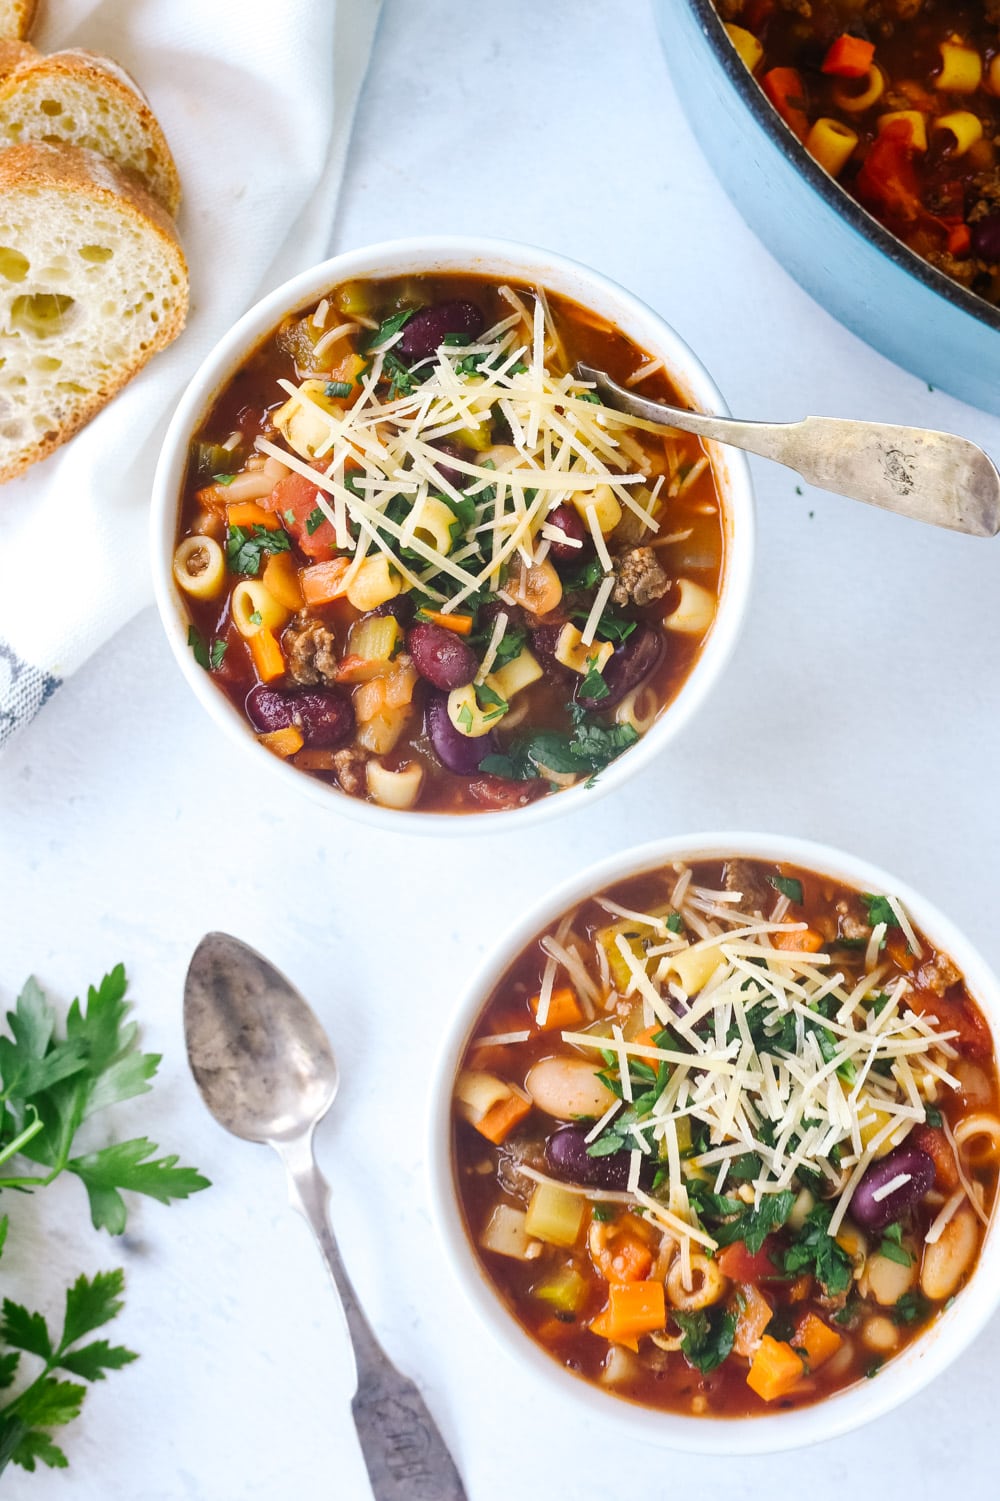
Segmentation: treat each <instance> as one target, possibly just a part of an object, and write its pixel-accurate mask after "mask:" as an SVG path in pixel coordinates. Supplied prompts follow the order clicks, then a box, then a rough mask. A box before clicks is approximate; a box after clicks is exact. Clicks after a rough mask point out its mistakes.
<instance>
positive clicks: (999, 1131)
mask: <svg viewBox="0 0 1000 1501" xmlns="http://www.w3.org/2000/svg"><path fill="white" fill-rule="evenodd" d="M955 1145H956V1146H959V1147H964V1148H965V1155H966V1156H967V1157H968V1159H969V1161H970V1162H974V1163H977V1164H978V1163H981V1162H995V1161H996V1160H997V1158H998V1157H1000V1119H998V1118H997V1116H995V1115H993V1114H992V1113H991V1112H990V1111H987V1110H977V1111H976V1113H975V1114H974V1115H967V1116H965V1117H964V1118H963V1119H962V1120H960V1121H959V1123H958V1125H957V1126H956V1127H955Z"/></svg>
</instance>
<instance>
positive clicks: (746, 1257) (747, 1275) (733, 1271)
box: [715, 1238, 781, 1282]
mask: <svg viewBox="0 0 1000 1501" xmlns="http://www.w3.org/2000/svg"><path fill="white" fill-rule="evenodd" d="M773 1244H774V1242H773V1241H772V1240H771V1239H770V1238H768V1239H767V1240H765V1242H764V1244H763V1245H762V1246H761V1248H760V1250H759V1251H748V1250H747V1246H746V1242H745V1241H742V1240H734V1241H733V1243H732V1245H730V1246H725V1247H724V1248H723V1249H722V1250H721V1251H720V1252H719V1254H718V1256H716V1258H715V1264H716V1266H717V1267H718V1268H719V1271H720V1272H721V1273H722V1275H723V1276H724V1277H728V1278H730V1280H731V1281H733V1282H761V1281H763V1280H764V1279H765V1278H767V1277H778V1276H780V1275H781V1274H780V1273H779V1271H778V1269H777V1267H776V1266H775V1264H774V1262H773V1261H772V1260H771V1249H772V1247H773Z"/></svg>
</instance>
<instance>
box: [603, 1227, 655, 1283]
mask: <svg viewBox="0 0 1000 1501" xmlns="http://www.w3.org/2000/svg"><path fill="white" fill-rule="evenodd" d="M641 1224H642V1222H641V1220H636V1218H635V1216H634V1215H631V1214H629V1215H625V1217H624V1218H623V1219H620V1220H619V1221H618V1222H617V1223H616V1224H615V1225H613V1226H612V1227H610V1229H609V1232H608V1234H607V1237H606V1238H605V1239H604V1243H603V1245H601V1246H600V1248H599V1249H597V1250H594V1249H593V1248H592V1250H591V1256H592V1259H593V1262H594V1265H595V1266H596V1267H597V1270H598V1271H599V1272H600V1274H601V1276H602V1277H603V1278H604V1280H605V1281H606V1282H615V1283H619V1282H644V1281H645V1280H646V1278H647V1277H648V1276H649V1273H650V1270H651V1268H652V1265H653V1252H652V1250H651V1249H650V1246H649V1243H648V1241H646V1240H645V1238H644V1236H643V1234H642V1233H641V1231H640V1230H639V1229H638V1228H637V1226H641Z"/></svg>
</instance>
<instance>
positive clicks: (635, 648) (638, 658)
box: [576, 624, 666, 709]
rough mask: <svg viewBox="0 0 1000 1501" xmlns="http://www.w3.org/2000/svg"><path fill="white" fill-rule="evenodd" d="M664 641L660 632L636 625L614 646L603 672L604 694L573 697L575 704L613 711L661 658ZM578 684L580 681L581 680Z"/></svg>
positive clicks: (650, 627) (646, 676) (649, 627)
mask: <svg viewBox="0 0 1000 1501" xmlns="http://www.w3.org/2000/svg"><path fill="white" fill-rule="evenodd" d="M665 647H666V642H665V641H664V639H663V632H662V631H658V630H656V629H655V628H654V627H653V626H651V625H643V624H639V625H637V626H636V628H635V630H634V631H633V632H632V634H631V636H629V637H627V638H626V640H624V641H623V642H622V644H621V646H616V647H615V650H614V654H613V655H612V657H611V660H610V661H609V662H608V664H607V666H606V667H605V669H604V681H605V684H606V685H607V689H608V692H607V695H606V696H605V697H604V698H592V697H590V696H589V695H588V696H587V697H584V696H582V695H581V694H580V693H579V692H577V694H576V701H577V703H578V704H579V705H580V707H581V708H583V709H613V708H614V706H615V704H618V703H620V702H621V700H622V699H623V698H624V697H625V695H626V693H631V692H632V689H633V688H637V687H638V686H639V684H640V683H641V682H642V680H643V678H648V677H649V674H650V673H651V672H652V671H653V669H654V667H656V666H657V664H658V663H659V660H660V658H661V657H662V656H663V652H664V648H665ZM580 681H581V684H582V682H583V679H582V678H581V680H580Z"/></svg>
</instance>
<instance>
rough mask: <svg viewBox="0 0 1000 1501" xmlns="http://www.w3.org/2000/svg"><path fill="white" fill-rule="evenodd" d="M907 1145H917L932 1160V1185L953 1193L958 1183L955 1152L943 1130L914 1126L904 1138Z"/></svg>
mask: <svg viewBox="0 0 1000 1501" xmlns="http://www.w3.org/2000/svg"><path fill="white" fill-rule="evenodd" d="M906 1141H907V1145H908V1146H911V1145H912V1146H914V1147H919V1148H920V1150H921V1151H922V1152H926V1153H927V1155H928V1157H931V1158H933V1161H934V1186H935V1188H939V1189H940V1190H941V1192H942V1193H954V1191H955V1189H956V1188H957V1187H958V1184H959V1177H958V1167H957V1165H956V1162H955V1154H954V1152H953V1151H952V1149H951V1147H950V1146H949V1144H948V1138H947V1137H946V1136H945V1134H944V1132H943V1131H939V1130H938V1129H937V1128H936V1127H935V1126H914V1128H913V1130H912V1131H911V1132H910V1134H909V1136H908V1137H907V1138H906Z"/></svg>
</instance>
